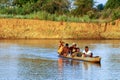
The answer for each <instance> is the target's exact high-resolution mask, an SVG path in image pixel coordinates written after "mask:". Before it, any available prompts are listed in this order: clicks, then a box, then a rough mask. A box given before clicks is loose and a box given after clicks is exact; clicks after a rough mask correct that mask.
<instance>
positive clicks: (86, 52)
mask: <svg viewBox="0 0 120 80" xmlns="http://www.w3.org/2000/svg"><path fill="white" fill-rule="evenodd" d="M83 56H84V57H92V56H93V53H92V52H91V51H90V50H89V47H88V46H85V50H84V51H83Z"/></svg>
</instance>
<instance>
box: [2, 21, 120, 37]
mask: <svg viewBox="0 0 120 80" xmlns="http://www.w3.org/2000/svg"><path fill="white" fill-rule="evenodd" d="M0 38H1V39H41V38H55V39H59V38H60V39H61V38H62V39H63V38H65V39H120V20H116V21H114V22H110V23H73V22H55V21H44V20H28V19H0Z"/></svg>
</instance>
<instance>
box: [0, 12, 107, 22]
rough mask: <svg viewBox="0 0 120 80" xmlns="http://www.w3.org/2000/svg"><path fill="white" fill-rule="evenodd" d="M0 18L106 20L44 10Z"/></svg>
mask: <svg viewBox="0 0 120 80" xmlns="http://www.w3.org/2000/svg"><path fill="white" fill-rule="evenodd" d="M0 18H16V19H37V20H51V21H65V22H108V20H99V19H90V18H89V16H88V15H84V16H83V17H79V16H78V17H75V16H72V15H57V14H49V13H47V12H44V11H39V12H34V13H31V14H27V15H14V14H0Z"/></svg>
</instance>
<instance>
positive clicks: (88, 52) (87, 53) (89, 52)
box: [83, 51, 92, 56]
mask: <svg viewBox="0 0 120 80" xmlns="http://www.w3.org/2000/svg"><path fill="white" fill-rule="evenodd" d="M83 53H85V54H86V55H88V56H90V55H91V53H92V52H91V51H87V52H86V51H83Z"/></svg>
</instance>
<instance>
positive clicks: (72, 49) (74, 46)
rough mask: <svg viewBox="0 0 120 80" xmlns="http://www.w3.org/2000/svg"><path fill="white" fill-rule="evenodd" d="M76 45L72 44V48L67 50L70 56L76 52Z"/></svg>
mask: <svg viewBox="0 0 120 80" xmlns="http://www.w3.org/2000/svg"><path fill="white" fill-rule="evenodd" d="M76 46H77V44H76V43H73V44H72V46H71V47H70V48H69V49H70V55H72V54H73V53H74V52H76Z"/></svg>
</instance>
